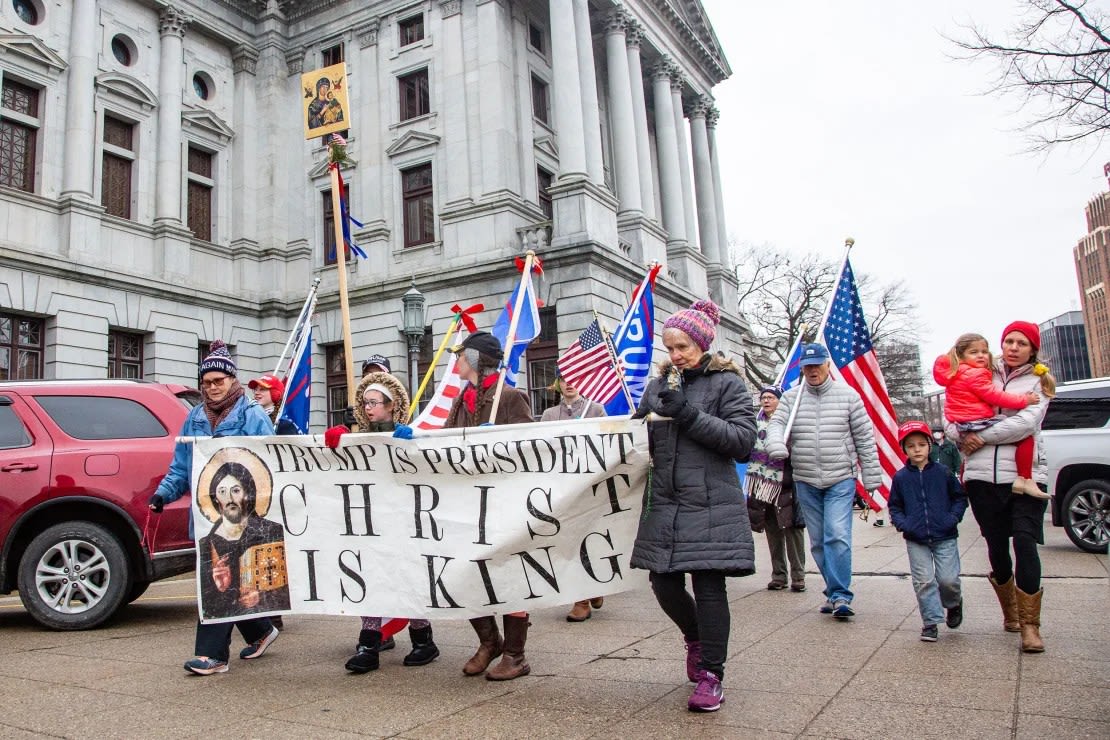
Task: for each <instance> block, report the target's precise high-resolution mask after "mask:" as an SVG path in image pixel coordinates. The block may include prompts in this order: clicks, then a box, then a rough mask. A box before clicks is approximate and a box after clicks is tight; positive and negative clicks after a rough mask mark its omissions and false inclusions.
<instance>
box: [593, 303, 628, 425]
mask: <svg viewBox="0 0 1110 740" xmlns="http://www.w3.org/2000/svg"><path fill="white" fill-rule="evenodd" d="M594 321H596V322H597V328H598V329H600V330H601V337H602V339H603V340H604V341H605V349H606V351H608V353H609V362H611V363H612V364H613V372H615V373H616V374H617V378H618V379H619V380H620V382H621V390H623V391H624V397H625V400H627V401H628V413H630V414H632V413H635V411H636V408H635V406H634V405H633V403H632V394H631V393H630V392H629V391H628V384H627V383H625V382H624V370H623V369H622V368H621V363H620V359H619V358H618V357H617V348H616V347H614V346H613V340H612V338H611V337H610V336H609V330H608V329H606V328H605V326H604V325H603V324H602V323H601V317H600V316H598V315H597V309H596V308H595V309H594Z"/></svg>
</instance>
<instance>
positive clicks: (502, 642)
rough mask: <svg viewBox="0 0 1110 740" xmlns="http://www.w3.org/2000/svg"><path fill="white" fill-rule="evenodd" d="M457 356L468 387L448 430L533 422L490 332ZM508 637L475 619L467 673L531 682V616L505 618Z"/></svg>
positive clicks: (458, 348) (492, 622) (465, 344)
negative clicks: (506, 378) (527, 652)
mask: <svg viewBox="0 0 1110 740" xmlns="http://www.w3.org/2000/svg"><path fill="white" fill-rule="evenodd" d="M451 352H453V353H454V354H455V356H456V357H455V369H456V370H457V371H458V373H459V377H460V378H462V380H463V382H465V383H466V384H467V386H466V388H465V389H464V390H463V392H462V393H460V394H459V395H458V397H457V398H455V401H454V402H453V403H452V404H451V411H450V412H448V414H447V423H446V424H445V425H444V428H445V429H463V428H466V427H476V426H484V425H486V424H490V423H491V422H493V423H495V424H497V425H498V426H500V425H502V424H524V423H527V422H530V421H532V409H531V406H530V404H529V403H528V397H527V396H526V395H525V394H524V392H523V391H520V390H517V389H515V388H508V387H506V386H505V383H504V382H498V381H499V380H500V379H501V372H500V367H501V360H502V358H503V357H504V353H503V352H502V350H501V343H500V342H498V341H497V338H496V337H494V336H493V335H492V334H490V333H489V332H486V331H476V332H473V333H471V334H468V335H467V337H466V339H464V340H463V341H462V344H458V345H455V346H454V347H452V348H451ZM498 395H501V396H502V398H501V401H500V403H499V405H498V408H497V417H496V418H495V419H491V418H490V416H491V415H492V414H493V407H494V401H495V399H496V397H497V396H498ZM502 622H503V625H504V627H505V637H504V639H502V637H501V633H500V632H499V631H498V629H497V619H496V618H495V617H493V616H489V617H477V618H475V619H471V620H470V625H471V626H472V627H473V628H474V632H475V633H477V635H478V639H479V640H480V641H481V642H480V644H479V645H478V650H477V651H476V652H475V653H474V655H473V656H471V658H470V660H468V661H466V665H464V666H463V673H465V674H466V675H468V676H477V675H479V674H481V673H486V678H487V679H489V680H490V681H508V680H511V679H514V678H519V677H520V676H527V675H528V674H529V673H530V672H531V671H532V668H531V666H529V665H528V661H527V659H526V658H525V657H524V645H525V643H526V642H527V640H528V613H527V612H518V613H516V614H506V615H505V616H504V617H503V618H502ZM498 656H501V662H500V663H498V664H497V665H496V666H494V667H493V668H490V669H489V671H488V672H486V669H487V668H489V665H490V663H492V662H493V660H494V659H495V658H497V657H498Z"/></svg>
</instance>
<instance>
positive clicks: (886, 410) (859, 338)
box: [824, 260, 903, 511]
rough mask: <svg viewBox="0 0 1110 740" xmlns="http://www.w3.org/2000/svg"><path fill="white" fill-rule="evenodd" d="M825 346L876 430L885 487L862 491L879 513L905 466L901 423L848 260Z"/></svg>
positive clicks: (841, 274)
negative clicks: (891, 400) (860, 399)
mask: <svg viewBox="0 0 1110 740" xmlns="http://www.w3.org/2000/svg"><path fill="white" fill-rule="evenodd" d="M824 338H825V346H827V347H828V348H829V355H830V356H831V357H832V361H833V364H834V365H835V366H836V368H837V370H838V371H839V373H840V376H841V377H843V378H844V380H845V382H847V383H848V385H850V386H851V387H852V388H854V389H855V391H856V392H857V393H859V395H860V397H861V398H862V399H863V405H864V407H865V408H866V409H867V415H868V416H869V417H871V424H872V425H873V426H874V427H875V444H876V446H877V447H878V450H879V465H880V466H881V467H882V471H883V485H882V488H880V489H879V491H877V492H876V494H875V496H874V497H873V498H872V497H870V496H869V495H868V493H867V492H866V491H863V492H861V495H862V496H863V497H864V498H865V499H870V500H869V501H868V504H870V506H871V508H872V509H874V510H875V511H878V510H879V509H881V508H882V507H884V506H886V502H887V500H888V499H889V498H890V481H891V479H892V478H893V477H894V474H895V473H896V472H898V469H899V468H901V467H902V464H903V463H902V456H901V454H900V450H899V448H898V422H897V421H896V417H895V415H894V407H893V406H892V405H891V403H890V394H889V393H887V390H886V381H884V380H883V371H882V370H880V369H879V360H878V358H877V357H876V356H875V348H874V347H873V346H872V344H871V332H870V331H869V330H868V328H867V322H866V321H864V318H863V306H861V305H860V301H859V291H857V290H856V279H855V276H854V275H853V274H852V264H851V263H850V262H849V261H848V260H844V270H843V272H841V273H840V282H839V283H838V284H837V286H836V293H835V294H834V295H833V300H832V304H831V306H830V307H829V315H828V320H827V322H826V323H825V332H824Z"/></svg>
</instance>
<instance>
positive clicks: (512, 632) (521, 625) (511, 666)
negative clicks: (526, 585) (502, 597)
mask: <svg viewBox="0 0 1110 740" xmlns="http://www.w3.org/2000/svg"><path fill="white" fill-rule="evenodd" d="M527 640H528V617H511V616H508V615H506V616H505V652H504V653H503V654H502V655H501V662H500V663H498V664H497V665H495V666H494V667H493V668H491V669H490V670H489V672H488V673H486V678H488V679H489V680H490V681H509V680H511V679H514V678H520V677H521V676H527V675H528V674H529V673H530V672H531V671H532V668H531V666H529V665H528V661H527V660H525V658H524V643H525V642H526V641H527Z"/></svg>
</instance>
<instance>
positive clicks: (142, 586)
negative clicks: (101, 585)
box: [127, 581, 150, 604]
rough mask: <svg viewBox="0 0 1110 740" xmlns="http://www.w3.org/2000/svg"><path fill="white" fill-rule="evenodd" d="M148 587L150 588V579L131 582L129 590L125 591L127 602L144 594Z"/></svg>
mask: <svg viewBox="0 0 1110 740" xmlns="http://www.w3.org/2000/svg"><path fill="white" fill-rule="evenodd" d="M148 588H150V581H135V582H134V583H132V584H131V590H130V591H128V592H127V603H128V604H130V603H131V602H132V601H134V600H135V599H137V598H139V597H140V596H142V595H143V594H145V593H146V590H147V589H148Z"/></svg>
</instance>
